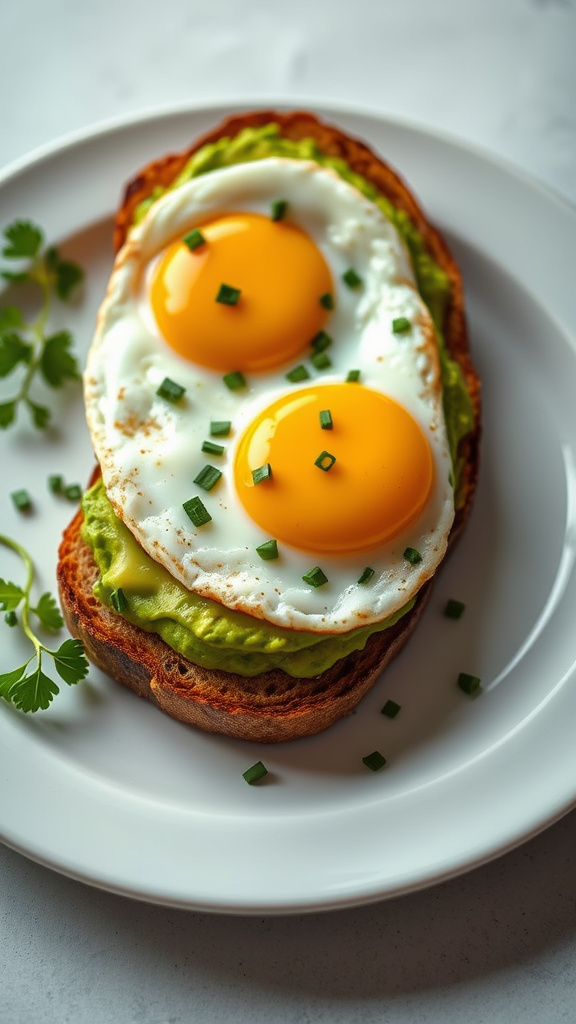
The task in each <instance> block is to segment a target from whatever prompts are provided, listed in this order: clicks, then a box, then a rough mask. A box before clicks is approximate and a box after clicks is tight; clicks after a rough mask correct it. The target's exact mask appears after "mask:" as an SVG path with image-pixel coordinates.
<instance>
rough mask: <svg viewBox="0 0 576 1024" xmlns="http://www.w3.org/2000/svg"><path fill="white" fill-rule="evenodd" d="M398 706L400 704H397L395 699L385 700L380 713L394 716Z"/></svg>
mask: <svg viewBox="0 0 576 1024" xmlns="http://www.w3.org/2000/svg"><path fill="white" fill-rule="evenodd" d="M400 707H401V705H400V704H397V703H396V701H395V700H387V701H386V703H385V705H384V707H383V708H382V711H381V712H380V714H382V715H385V716H386V718H396V715H397V714H398V712H399V711H400Z"/></svg>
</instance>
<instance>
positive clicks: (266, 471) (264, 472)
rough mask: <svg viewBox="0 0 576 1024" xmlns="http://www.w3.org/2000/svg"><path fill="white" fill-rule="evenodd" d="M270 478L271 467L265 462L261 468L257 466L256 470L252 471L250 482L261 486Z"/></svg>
mask: <svg viewBox="0 0 576 1024" xmlns="http://www.w3.org/2000/svg"><path fill="white" fill-rule="evenodd" d="M271 478H272V467H271V465H270V463H269V462H265V463H264V465H263V466H258V468H257V469H253V470H252V480H253V482H254V483H255V484H261V483H262V482H263V481H264V480H270V479H271Z"/></svg>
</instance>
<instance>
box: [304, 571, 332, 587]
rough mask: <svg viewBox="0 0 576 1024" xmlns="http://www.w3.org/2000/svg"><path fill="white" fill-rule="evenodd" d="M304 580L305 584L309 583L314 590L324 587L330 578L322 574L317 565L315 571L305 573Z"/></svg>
mask: <svg viewBox="0 0 576 1024" xmlns="http://www.w3.org/2000/svg"><path fill="white" fill-rule="evenodd" d="M302 579H303V580H304V583H309V584H310V586H311V587H314V588H317V587H323V586H324V584H325V583H328V577H327V576H326V575H325V574H324V573H323V572H322V569H321V568H320V566H319V565H315V566H314V568H313V569H309V570H308V572H305V573H304V575H303V577H302Z"/></svg>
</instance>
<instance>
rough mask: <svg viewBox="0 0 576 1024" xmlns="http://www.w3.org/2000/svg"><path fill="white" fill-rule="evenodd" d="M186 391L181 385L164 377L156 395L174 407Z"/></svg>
mask: <svg viewBox="0 0 576 1024" xmlns="http://www.w3.org/2000/svg"><path fill="white" fill-rule="evenodd" d="M185 391H186V388H184V387H182V385H181V384H177V383H176V381H174V380H170V377H164V380H163V381H162V383H161V385H160V387H159V388H158V389H157V391H156V394H157V395H159V396H160V398H164V399H165V400H166V401H167V402H172V404H173V405H174V404H175V403H176V402H179V401H180V399H181V398H182V395H183V394H184V392H185Z"/></svg>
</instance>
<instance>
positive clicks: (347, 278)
mask: <svg viewBox="0 0 576 1024" xmlns="http://www.w3.org/2000/svg"><path fill="white" fill-rule="evenodd" d="M342 280H343V281H344V284H347V285H348V287H349V288H359V287H360V285H361V284H362V278H361V277H360V276H359V274H357V273H356V271H355V270H354V267H349V268H348V270H346V271H345V273H344V274H342Z"/></svg>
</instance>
